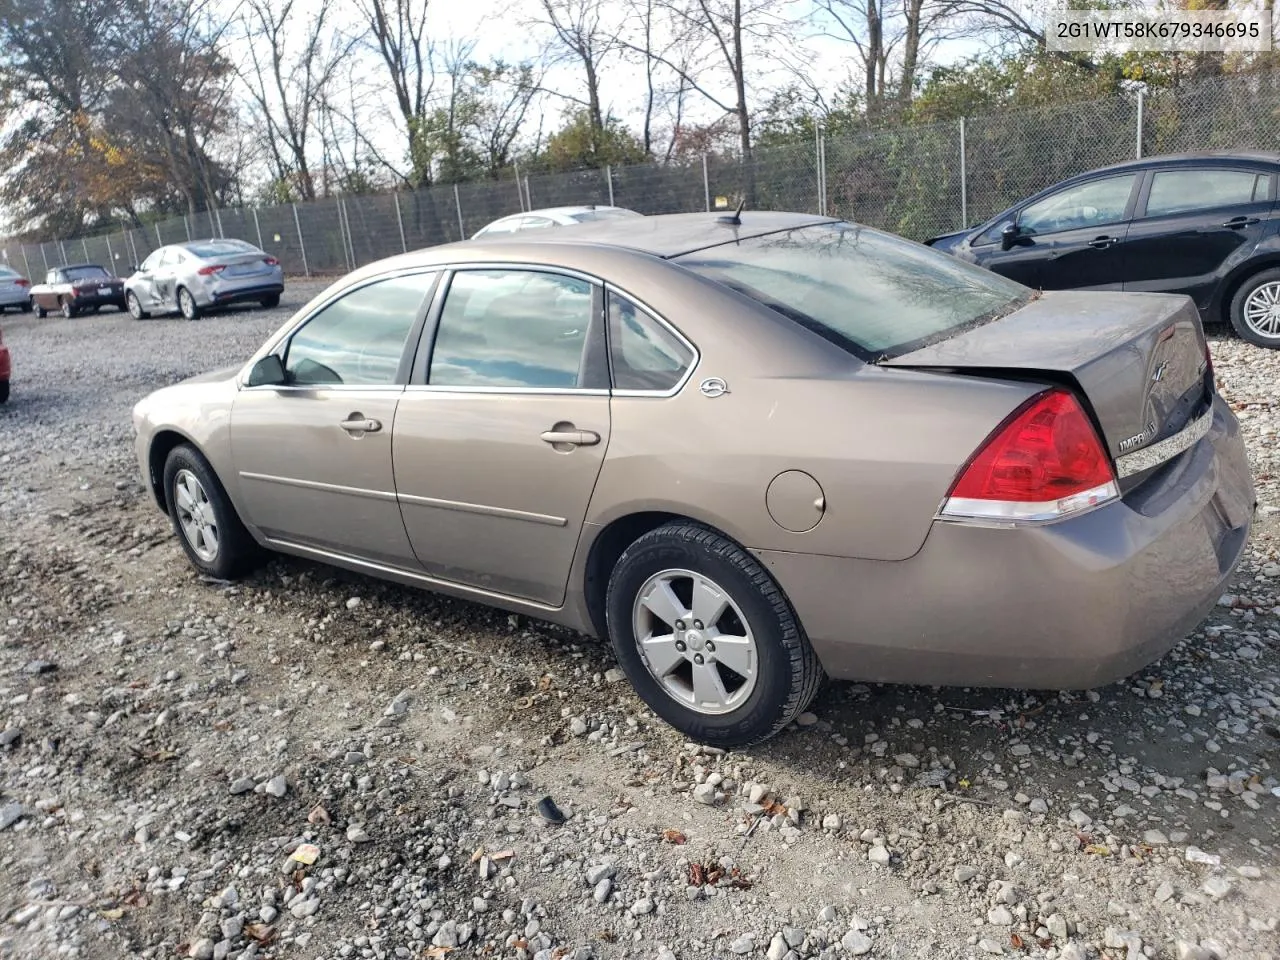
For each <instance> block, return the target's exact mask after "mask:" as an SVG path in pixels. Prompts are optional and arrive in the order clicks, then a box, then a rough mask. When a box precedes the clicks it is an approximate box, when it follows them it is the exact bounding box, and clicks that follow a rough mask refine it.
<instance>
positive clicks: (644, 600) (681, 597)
mask: <svg viewBox="0 0 1280 960" xmlns="http://www.w3.org/2000/svg"><path fill="white" fill-rule="evenodd" d="M632 627H633V630H634V634H635V638H636V647H637V648H638V649H639V651H640V659H641V661H642V662H643V663H644V665H645V668H646V669H648V671H649V673H650V674H651V675H652V676H653V678H654V679H655V680H657V681H658V683H659V684H661V685H662V688H663V689H664V690H665V691H666V693H667V694H668V695H669V696H670V697H672V699H674V700H676V701H677V702H678V703H680V704H681V705H682V706H685V707H688V708H689V709H690V710H694V711H697V712H698V713H704V714H712V715H715V714H725V713H730V712H732V711H733V710H736V709H737V708H738V707H740V706H742V704H743V703H744V702H745V701H746V700H747V698H748V697H750V696H751V692H752V691H753V690H754V689H755V686H756V680H757V677H758V674H759V667H760V656H759V651H758V650H757V649H756V640H755V637H754V635H753V634H752V632H751V627H750V625H749V624H748V623H747V619H746V617H745V616H744V615H743V613H742V610H741V609H740V608H739V606H738V605H737V604H736V603H735V602H734V600H733V598H732V597H731V596H730V595H729V593H728V591H726V590H725V589H724V588H723V587H721V586H720V585H719V584H718V583H716V582H715V581H714V580H712V579H711V578H710V577H707V576H704V575H703V574H700V573H695V572H694V571H692V570H678V569H672V570H663V571H661V572H659V573H656V574H654V575H653V576H652V577H650V578H649V579H648V580H647V581H645V583H644V585H643V586H642V587H641V588H640V590H639V592H638V594H637V595H636V599H635V603H634V604H633V606H632Z"/></svg>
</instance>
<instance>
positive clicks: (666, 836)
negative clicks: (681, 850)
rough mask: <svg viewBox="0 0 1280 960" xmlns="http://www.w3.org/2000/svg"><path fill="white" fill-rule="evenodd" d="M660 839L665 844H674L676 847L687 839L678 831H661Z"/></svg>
mask: <svg viewBox="0 0 1280 960" xmlns="http://www.w3.org/2000/svg"><path fill="white" fill-rule="evenodd" d="M662 839H663V840H665V841H667V843H674V844H675V845H676V846H680V844H682V843H684V842H685V841H686V840H687V839H688V837H686V836H685V835H684V834H683V833H681V832H680V831H679V830H663V831H662Z"/></svg>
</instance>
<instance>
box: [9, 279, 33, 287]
mask: <svg viewBox="0 0 1280 960" xmlns="http://www.w3.org/2000/svg"><path fill="white" fill-rule="evenodd" d="M13 282H14V283H16V284H17V285H18V286H20V287H29V286H31V281H30V280H28V279H27V278H26V277H19V278H18V279H17V280H15V281H13Z"/></svg>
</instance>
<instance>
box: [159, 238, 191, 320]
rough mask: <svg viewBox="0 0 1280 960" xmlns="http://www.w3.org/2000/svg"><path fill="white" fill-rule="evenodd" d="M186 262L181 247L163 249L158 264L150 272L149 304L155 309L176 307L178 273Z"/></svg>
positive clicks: (185, 255) (185, 256)
mask: <svg viewBox="0 0 1280 960" xmlns="http://www.w3.org/2000/svg"><path fill="white" fill-rule="evenodd" d="M186 260H187V254H186V251H184V250H183V249H182V248H181V247H165V248H164V252H163V253H162V254H161V256H160V262H159V264H158V265H157V266H156V268H155V269H154V270H153V271H152V272H151V302H152V305H153V306H154V307H156V308H157V309H161V310H165V309H173V308H175V307H176V306H177V305H178V293H177V290H178V273H179V272H180V271H181V270H182V265H183V263H184V262H185V261H186Z"/></svg>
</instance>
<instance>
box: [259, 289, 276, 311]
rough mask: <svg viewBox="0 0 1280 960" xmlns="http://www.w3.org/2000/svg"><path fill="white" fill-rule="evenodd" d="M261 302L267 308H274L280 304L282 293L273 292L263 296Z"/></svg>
mask: <svg viewBox="0 0 1280 960" xmlns="http://www.w3.org/2000/svg"><path fill="white" fill-rule="evenodd" d="M261 303H262V305H263V307H265V308H266V309H268V310H274V309H275V308H276V307H278V306H280V294H278V293H273V294H272V295H271V296H269V297H263V298H262V300H261Z"/></svg>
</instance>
